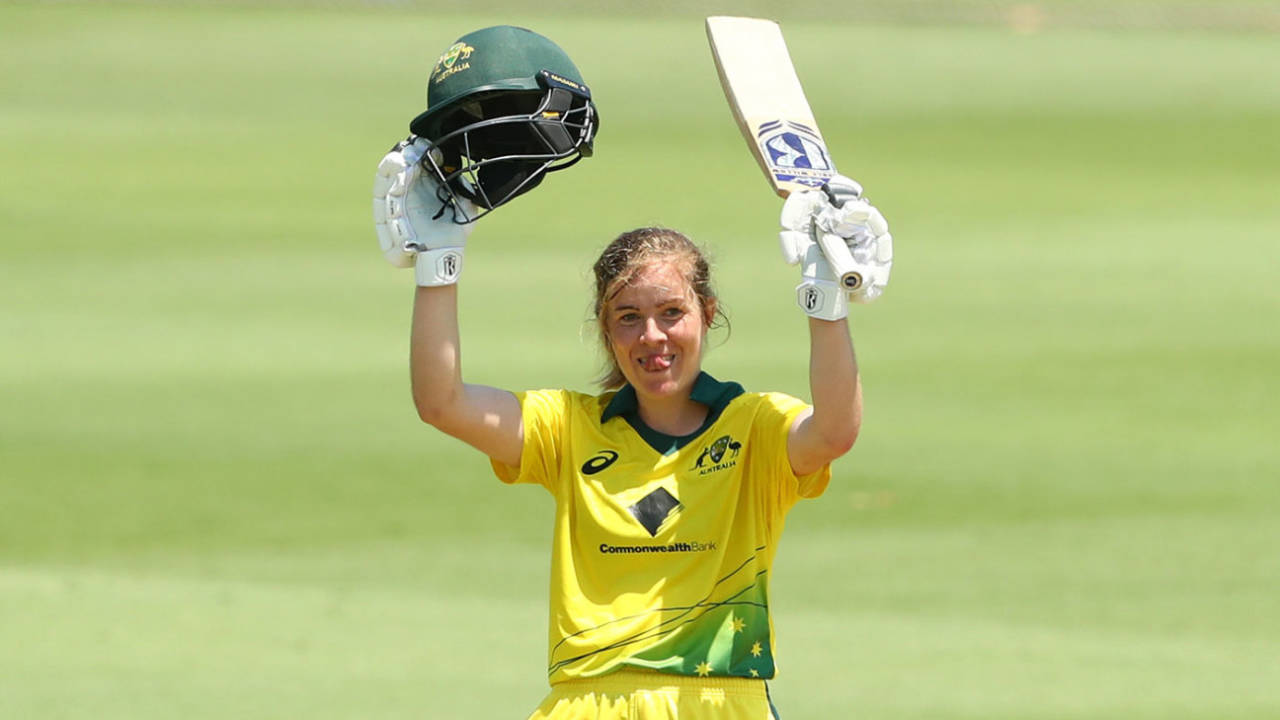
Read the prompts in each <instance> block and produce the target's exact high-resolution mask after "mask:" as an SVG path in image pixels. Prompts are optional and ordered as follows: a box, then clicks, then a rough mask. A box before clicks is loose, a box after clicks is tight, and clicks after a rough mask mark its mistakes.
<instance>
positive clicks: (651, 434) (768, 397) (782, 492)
mask: <svg viewBox="0 0 1280 720" xmlns="http://www.w3.org/2000/svg"><path fill="white" fill-rule="evenodd" d="M516 397H517V398H518V399H519V401H520V407H521V411H522V422H523V425H524V447H523V451H522V454H521V460H520V467H519V468H516V467H511V466H508V465H503V464H500V463H496V462H495V463H493V468H494V472H495V473H496V474H497V475H498V477H499V478H500V479H501V480H502V481H504V482H507V483H537V484H539V485H542V486H543V487H545V488H546V489H547V490H549V491H550V492H551V494H552V495H553V496H554V497H555V503H556V512H555V529H554V537H553V548H552V554H551V603H550V628H549V629H550V632H549V649H548V677H549V680H550V682H551V684H553V685H554V684H556V683H558V682H561V681H564V680H569V679H574V678H587V677H598V676H600V675H604V674H607V673H610V672H613V671H615V670H623V669H628V670H649V671H657V672H662V673H672V674H677V675H692V676H704V677H748V678H762V679H768V678H771V677H773V676H774V673H775V666H774V638H773V628H772V621H771V619H770V616H769V592H768V583H769V570H770V567H771V566H772V563H773V558H774V554H775V552H776V550H777V547H778V540H779V537H780V536H781V534H782V529H783V524H784V520H785V516H786V513H787V511H788V510H789V509H790V508H791V507H792V506H793V505H794V504H795V503H796V501H798V500H799V499H800V498H802V497H816V496H818V495H820V494H821V493H822V492H823V490H825V489H826V486H827V483H828V481H829V480H830V477H831V469H830V466H827V467H824V468H822V469H821V470H818V471H817V472H814V473H811V474H809V475H805V476H799V477H798V476H796V475H795V474H794V473H793V472H792V471H791V465H790V463H789V461H788V460H787V433H788V430H789V429H790V427H791V424H792V422H793V421H794V420H795V419H796V417H797V415H799V414H800V413H801V412H802V411H803V410H804V409H805V408H806V407H807V405H806V404H805V403H804V402H802V401H800V400H798V399H796V398H794V397H791V396H788V395H784V394H781V393H748V392H744V391H743V389H742V387H741V386H740V385H738V384H737V383H721V382H718V381H716V380H715V379H714V378H712V377H711V376H710V375H707V374H706V373H703V374H702V375H700V376H699V378H698V379H697V381H696V382H695V384H694V388H693V399H694V400H696V401H698V402H702V403H704V404H706V405H707V406H708V407H709V408H710V412H709V413H708V416H707V420H706V422H705V423H704V424H703V426H702V428H700V429H699V430H698V431H697V432H695V433H693V434H691V435H688V436H685V437H679V438H677V437H672V436H667V435H662V434H661V433H657V432H655V431H653V430H652V429H650V428H648V427H647V426H645V425H644V424H643V423H642V422H641V421H640V419H639V416H638V415H637V414H636V397H635V392H634V390H632V389H631V388H630V387H629V386H624V387H623V388H622V389H621V390H619V391H616V392H607V393H604V394H602V395H586V394H583V393H578V392H572V391H568V390H538V391H530V392H522V393H516Z"/></svg>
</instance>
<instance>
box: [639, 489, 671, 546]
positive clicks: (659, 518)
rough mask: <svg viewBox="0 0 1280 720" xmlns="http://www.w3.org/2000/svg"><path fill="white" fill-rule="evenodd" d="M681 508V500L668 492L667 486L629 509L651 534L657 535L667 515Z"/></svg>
mask: <svg viewBox="0 0 1280 720" xmlns="http://www.w3.org/2000/svg"><path fill="white" fill-rule="evenodd" d="M679 508H680V501H679V500H677V499H676V498H675V496H674V495H672V494H671V493H669V492H667V489H666V488H658V489H657V490H654V491H653V492H651V493H649V494H648V495H645V496H644V498H643V499H642V500H641V501H640V502H638V503H636V504H635V505H632V506H631V507H629V508H627V509H628V510H630V511H631V514H632V515H634V516H635V518H636V520H639V521H640V524H641V525H643V526H644V529H645V530H648V531H649V535H650V536H652V537H657V535H658V528H660V527H662V523H664V522H666V519H667V516H669V515H670V514H671V512H672V511H673V510H678V509H679Z"/></svg>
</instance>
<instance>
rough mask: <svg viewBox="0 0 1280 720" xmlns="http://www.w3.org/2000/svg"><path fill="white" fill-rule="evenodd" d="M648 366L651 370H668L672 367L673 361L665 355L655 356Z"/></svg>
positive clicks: (650, 359)
mask: <svg viewBox="0 0 1280 720" xmlns="http://www.w3.org/2000/svg"><path fill="white" fill-rule="evenodd" d="M647 364H648V365H649V369H650V370H666V369H667V368H669V367H671V360H670V358H668V357H666V356H665V355H654V356H653V357H651V358H649V362H648V363H647Z"/></svg>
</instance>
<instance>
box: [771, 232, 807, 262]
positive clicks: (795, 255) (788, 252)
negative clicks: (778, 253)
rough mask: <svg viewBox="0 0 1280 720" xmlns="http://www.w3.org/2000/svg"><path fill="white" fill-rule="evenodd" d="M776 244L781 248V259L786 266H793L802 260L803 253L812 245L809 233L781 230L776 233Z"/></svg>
mask: <svg viewBox="0 0 1280 720" xmlns="http://www.w3.org/2000/svg"><path fill="white" fill-rule="evenodd" d="M778 244H779V245H780V246H781V247H782V259H783V260H785V261H786V263H787V264H788V265H795V264H796V263H798V262H800V260H801V259H803V258H804V254H805V251H806V250H807V249H808V247H809V246H810V245H812V244H813V240H812V239H810V237H809V233H804V232H798V231H796V230H783V231H782V232H780V233H778Z"/></svg>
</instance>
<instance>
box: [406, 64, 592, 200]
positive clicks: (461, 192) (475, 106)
mask: <svg viewBox="0 0 1280 720" xmlns="http://www.w3.org/2000/svg"><path fill="white" fill-rule="evenodd" d="M598 126H599V118H598V117H597V115H596V111H595V106H594V105H593V104H592V103H591V101H590V99H588V98H586V97H583V96H581V95H578V94H575V93H572V92H570V91H568V90H566V89H563V88H558V87H552V88H548V89H545V90H531V91H499V92H492V93H484V94H481V95H478V96H475V97H473V98H469V99H468V100H467V101H466V102H463V103H460V104H459V105H458V107H457V108H456V109H455V110H453V111H452V112H451V113H449V114H448V115H447V116H445V117H443V118H441V120H440V122H439V126H438V127H439V132H438V133H437V134H436V135H437V136H436V138H435V139H432V138H428V140H429V141H430V142H431V145H432V149H431V151H430V152H427V153H424V155H423V159H422V162H423V166H424V168H426V169H427V170H429V171H431V172H432V173H433V174H434V175H435V176H436V179H437V180H438V181H439V183H440V191H439V193H440V200H441V202H442V203H444V204H445V206H446V207H447V206H452V209H453V217H454V222H458V223H467V222H471V221H473V220H475V219H476V218H479V217H481V216H483V215H485V214H487V213H489V212H491V211H493V210H494V209H495V208H497V207H499V206H501V205H503V204H505V203H508V202H510V201H511V200H513V199H514V198H516V197H518V196H520V195H521V194H523V193H525V192H528V191H529V190H532V189H533V188H535V187H537V185H538V184H539V183H540V182H542V179H543V177H544V176H545V175H546V173H549V172H554V171H556V170H563V169H564V168H567V167H569V166H571V165H573V164H574V163H576V162H578V160H580V159H582V157H584V156H590V155H591V151H592V142H593V140H594V136H595V132H596V129H597V127H598ZM458 197H463V198H466V199H468V200H470V201H471V202H473V203H475V205H476V206H477V208H478V209H479V212H472V213H468V212H467V211H466V210H464V209H463V207H462V206H460V205H459V203H458V202H457V198H458ZM442 210H443V208H442Z"/></svg>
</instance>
